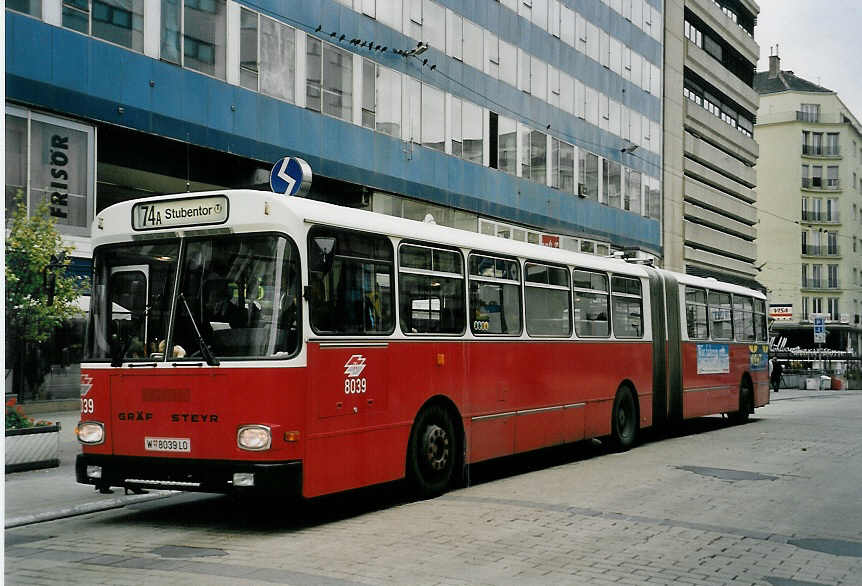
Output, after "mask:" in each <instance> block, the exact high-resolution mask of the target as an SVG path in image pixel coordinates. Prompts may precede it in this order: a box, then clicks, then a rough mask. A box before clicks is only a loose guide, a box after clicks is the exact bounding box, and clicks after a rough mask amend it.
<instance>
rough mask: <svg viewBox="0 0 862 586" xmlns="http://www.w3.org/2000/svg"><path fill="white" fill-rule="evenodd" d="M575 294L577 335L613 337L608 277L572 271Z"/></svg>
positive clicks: (588, 272)
mask: <svg viewBox="0 0 862 586" xmlns="http://www.w3.org/2000/svg"><path fill="white" fill-rule="evenodd" d="M572 285H573V289H574V294H575V333H576V334H577V335H578V336H581V337H587V338H589V337H594V338H595V337H602V338H607V337H608V336H610V335H611V328H610V322H609V320H608V313H609V305H610V303H609V301H610V300H609V295H608V289H609V287H608V276H607V275H605V274H604V273H596V272H592V271H580V270H577V269H576V270H574V271H572Z"/></svg>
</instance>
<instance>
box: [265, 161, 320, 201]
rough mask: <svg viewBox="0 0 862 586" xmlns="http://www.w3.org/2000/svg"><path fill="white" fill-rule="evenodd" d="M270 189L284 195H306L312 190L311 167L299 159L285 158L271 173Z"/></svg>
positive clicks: (276, 163)
mask: <svg viewBox="0 0 862 586" xmlns="http://www.w3.org/2000/svg"><path fill="white" fill-rule="evenodd" d="M269 187H270V189H272V190H273V191H274V192H275V193H281V194H284V195H306V194H307V193H308V191H309V189H311V167H310V166H309V164H308V163H306V162H305V161H303V160H302V159H300V158H298V157H284V158H282V159H279V160H278V161H276V162H275V165H273V166H272V171H270V173H269Z"/></svg>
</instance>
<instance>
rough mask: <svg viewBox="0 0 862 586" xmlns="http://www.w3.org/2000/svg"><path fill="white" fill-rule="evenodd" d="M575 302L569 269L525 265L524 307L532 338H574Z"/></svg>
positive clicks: (534, 264)
mask: <svg viewBox="0 0 862 586" xmlns="http://www.w3.org/2000/svg"><path fill="white" fill-rule="evenodd" d="M571 299H572V290H571V287H570V286H569V271H568V270H566V269H564V268H560V267H554V266H549V265H544V264H536V263H530V262H528V263H524V305H525V314H526V318H527V320H526V321H527V333H528V334H529V335H530V336H565V337H568V336H570V335H571V334H572V320H571V316H570V313H571V311H570V309H569V308H570V307H571V304H572V303H571Z"/></svg>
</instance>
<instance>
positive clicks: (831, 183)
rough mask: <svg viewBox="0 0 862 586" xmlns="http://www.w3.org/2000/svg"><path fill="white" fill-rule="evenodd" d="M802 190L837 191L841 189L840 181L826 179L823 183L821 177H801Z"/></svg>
mask: <svg viewBox="0 0 862 586" xmlns="http://www.w3.org/2000/svg"><path fill="white" fill-rule="evenodd" d="M802 189H824V190H827V191H837V190H839V189H841V181H840V180H839V179H826V180H825V181H824V180H823V178H822V177H803V178H802Z"/></svg>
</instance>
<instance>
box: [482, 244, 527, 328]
mask: <svg viewBox="0 0 862 586" xmlns="http://www.w3.org/2000/svg"><path fill="white" fill-rule="evenodd" d="M470 316H471V318H470V328H471V330H472V331H473V333H474V334H509V335H518V334H520V333H521V277H520V270H519V265H518V262H517V261H515V260H510V259H505V258H497V257H493V256H483V255H478V254H471V255H470Z"/></svg>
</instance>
